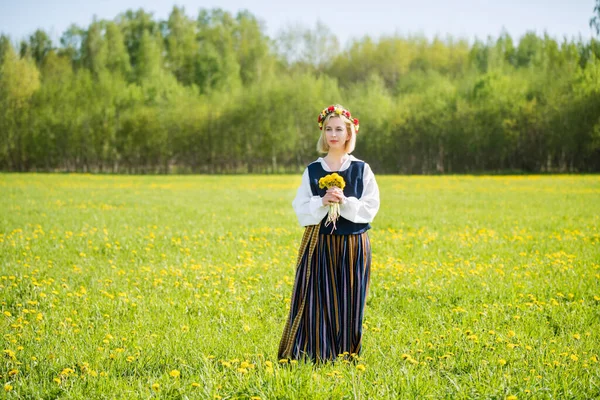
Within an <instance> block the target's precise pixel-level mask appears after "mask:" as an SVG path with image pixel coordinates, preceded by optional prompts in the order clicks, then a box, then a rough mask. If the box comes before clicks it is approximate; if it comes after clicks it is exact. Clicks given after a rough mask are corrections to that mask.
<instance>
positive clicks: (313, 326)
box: [278, 104, 379, 361]
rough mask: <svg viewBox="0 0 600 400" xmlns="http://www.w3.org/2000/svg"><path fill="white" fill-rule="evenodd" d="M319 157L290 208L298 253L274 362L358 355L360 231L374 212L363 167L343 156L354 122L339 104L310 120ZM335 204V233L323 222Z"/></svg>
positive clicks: (375, 195)
mask: <svg viewBox="0 0 600 400" xmlns="http://www.w3.org/2000/svg"><path fill="white" fill-rule="evenodd" d="M318 122H319V128H320V129H321V131H322V132H321V136H320V138H319V141H318V143H317V150H318V151H319V152H320V153H327V155H326V156H325V157H319V158H318V159H317V160H316V161H314V162H312V163H311V164H309V165H308V167H307V168H306V169H305V170H304V174H303V175H302V184H301V185H300V188H299V189H298V192H297V194H296V198H295V199H294V201H293V202H292V205H293V207H294V210H295V211H296V215H297V216H298V221H299V222H300V224H301V225H302V226H305V227H306V229H305V231H304V236H303V238H302V244H301V245H300V250H299V252H298V260H297V265H296V277H295V282H294V288H293V292H292V299H291V304H290V313H289V316H288V320H287V323H286V325H285V328H284V332H283V335H282V338H281V342H280V344H279V352H278V356H279V358H280V359H287V358H291V359H310V360H313V361H323V360H335V359H336V358H337V357H338V356H339V355H344V356H349V357H350V358H351V357H352V356H353V355H358V354H360V351H361V342H362V319H363V310H364V306H365V299H366V296H367V292H368V287H369V276H370V267H371V244H370V242H369V236H368V233H367V230H368V229H370V227H371V225H370V222H372V221H373V218H374V217H375V215H376V214H377V211H378V210H379V189H378V187H377V182H376V181H375V176H374V175H373V172H372V171H371V168H370V167H369V164H367V163H365V162H364V161H361V160H359V159H357V158H355V157H354V156H352V155H350V154H349V153H351V152H352V151H353V150H354V145H355V143H356V136H357V133H358V127H359V125H358V119H356V118H352V116H351V114H350V112H349V111H348V110H346V109H345V108H344V107H342V106H341V105H339V104H336V105H332V106H329V107H327V108H325V109H324V110H323V111H321V113H320V114H319V118H318ZM334 172H335V173H337V174H338V175H340V176H341V177H342V178H343V180H344V182H345V185H344V188H343V190H342V189H340V188H339V187H332V188H330V189H323V188H320V187H319V179H321V178H323V177H325V176H327V175H329V174H332V173H334ZM334 203H338V204H339V212H340V216H339V218H338V219H337V221H336V222H335V226H334V225H333V224H331V223H329V222H328V221H327V219H328V218H327V215H328V213H329V210H330V206H331V205H332V204H334Z"/></svg>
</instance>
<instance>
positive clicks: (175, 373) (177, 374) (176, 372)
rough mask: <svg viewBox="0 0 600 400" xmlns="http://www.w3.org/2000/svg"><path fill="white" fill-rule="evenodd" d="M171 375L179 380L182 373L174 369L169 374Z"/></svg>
mask: <svg viewBox="0 0 600 400" xmlns="http://www.w3.org/2000/svg"><path fill="white" fill-rule="evenodd" d="M169 375H171V376H172V377H173V378H179V376H180V375H181V373H180V372H179V371H177V370H176V369H174V370H172V371H171V372H169Z"/></svg>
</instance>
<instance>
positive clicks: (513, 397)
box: [506, 395, 517, 400]
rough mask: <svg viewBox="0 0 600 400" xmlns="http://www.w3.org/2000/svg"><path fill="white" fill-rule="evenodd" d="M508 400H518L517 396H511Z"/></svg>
mask: <svg viewBox="0 0 600 400" xmlns="http://www.w3.org/2000/svg"><path fill="white" fill-rule="evenodd" d="M506 400H517V396H515V395H510V396H508V397H506Z"/></svg>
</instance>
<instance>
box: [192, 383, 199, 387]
mask: <svg viewBox="0 0 600 400" xmlns="http://www.w3.org/2000/svg"><path fill="white" fill-rule="evenodd" d="M192 387H200V384H199V383H198V382H192Z"/></svg>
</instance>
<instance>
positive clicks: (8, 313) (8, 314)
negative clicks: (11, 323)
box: [4, 311, 12, 317]
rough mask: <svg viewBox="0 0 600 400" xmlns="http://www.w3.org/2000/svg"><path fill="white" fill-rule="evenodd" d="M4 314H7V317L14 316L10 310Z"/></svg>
mask: <svg viewBox="0 0 600 400" xmlns="http://www.w3.org/2000/svg"><path fill="white" fill-rule="evenodd" d="M4 315H6V316H7V317H12V314H11V313H10V311H4Z"/></svg>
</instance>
